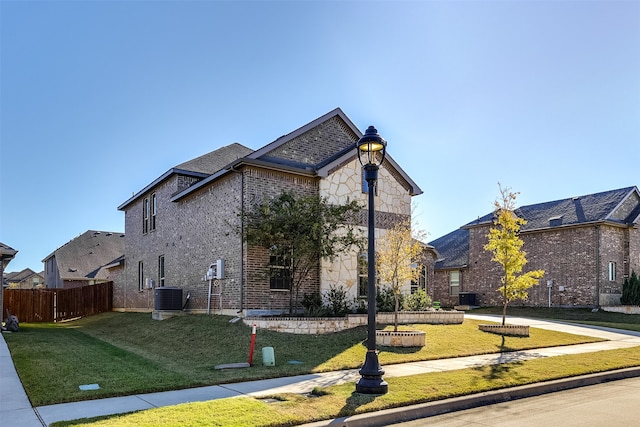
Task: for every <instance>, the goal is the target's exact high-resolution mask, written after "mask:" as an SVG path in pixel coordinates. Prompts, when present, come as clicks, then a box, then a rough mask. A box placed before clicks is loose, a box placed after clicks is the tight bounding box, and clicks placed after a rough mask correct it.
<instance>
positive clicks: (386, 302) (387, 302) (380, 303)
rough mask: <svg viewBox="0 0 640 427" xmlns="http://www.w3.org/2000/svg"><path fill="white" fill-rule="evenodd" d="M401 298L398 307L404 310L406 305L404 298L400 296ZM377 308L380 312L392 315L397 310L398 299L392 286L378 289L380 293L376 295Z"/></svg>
mask: <svg viewBox="0 0 640 427" xmlns="http://www.w3.org/2000/svg"><path fill="white" fill-rule="evenodd" d="M399 297H400V298H399V304H398V307H400V308H402V306H403V304H404V296H403V295H402V294H400V295H399ZM376 308H377V309H378V311H379V312H383V313H390V312H391V313H392V312H394V311H395V310H396V298H395V295H394V294H393V288H391V287H390V286H385V287H383V288H380V287H379V288H378V292H377V294H376Z"/></svg>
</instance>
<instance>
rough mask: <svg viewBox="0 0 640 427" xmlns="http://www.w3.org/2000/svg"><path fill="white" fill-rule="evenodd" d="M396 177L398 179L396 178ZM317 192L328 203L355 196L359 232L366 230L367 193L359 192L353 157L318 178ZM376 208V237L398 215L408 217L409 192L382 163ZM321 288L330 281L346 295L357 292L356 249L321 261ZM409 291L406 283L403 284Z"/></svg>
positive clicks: (358, 173) (358, 167)
mask: <svg viewBox="0 0 640 427" xmlns="http://www.w3.org/2000/svg"><path fill="white" fill-rule="evenodd" d="M399 179H400V180H399ZM319 191H320V195H321V196H322V197H326V198H327V199H328V201H329V202H330V203H335V204H344V203H346V202H347V199H348V200H354V199H355V200H357V201H358V202H360V203H361V204H362V206H364V211H363V214H362V216H361V218H360V219H359V220H360V223H361V225H362V228H361V230H362V233H363V236H365V237H366V233H367V225H368V224H367V220H368V213H367V208H368V202H369V199H368V194H367V193H363V192H362V165H361V164H360V162H359V161H358V159H357V158H354V159H352V160H351V161H349V162H347V163H345V164H343V165H341V167H339V168H337V169H335V170H334V171H333V172H332V173H331V174H329V176H327V177H326V178H325V179H323V180H321V181H320V187H319ZM374 204H375V206H374V207H375V210H376V228H375V238H376V241H380V239H383V238H384V235H385V233H386V230H387V229H389V228H391V227H393V225H394V224H395V223H396V222H397V221H399V220H402V219H407V218H410V217H411V195H410V194H409V189H408V187H406V183H405V182H404V181H402V180H401V178H400V177H399V176H398V174H397V173H395V172H393V171H392V170H391V169H389V168H388V167H387V166H385V165H384V164H383V165H382V167H381V168H380V171H379V176H378V191H377V196H376V197H375V200H374ZM320 277H321V279H320V280H321V284H320V289H321V291H327V290H329V288H330V287H331V286H332V285H334V286H335V285H338V286H340V285H341V286H343V287H344V288H345V289H346V290H347V292H348V295H349V298H356V297H357V292H358V251H357V249H354V250H353V251H352V252H351V253H348V254H343V255H342V256H339V257H337V258H336V259H335V260H334V262H329V261H328V260H322V262H321V275H320ZM403 290H404V292H405V293H409V291H410V283H406V284H405V286H404V287H403Z"/></svg>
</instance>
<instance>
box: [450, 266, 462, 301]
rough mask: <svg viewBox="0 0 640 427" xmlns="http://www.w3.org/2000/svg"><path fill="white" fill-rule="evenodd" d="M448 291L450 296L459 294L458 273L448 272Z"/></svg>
mask: <svg viewBox="0 0 640 427" xmlns="http://www.w3.org/2000/svg"><path fill="white" fill-rule="evenodd" d="M449 290H450V291H449V294H450V295H451V296H458V294H460V271H458V270H456V271H450V272H449Z"/></svg>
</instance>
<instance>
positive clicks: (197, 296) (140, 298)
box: [114, 173, 242, 310]
mask: <svg viewBox="0 0 640 427" xmlns="http://www.w3.org/2000/svg"><path fill="white" fill-rule="evenodd" d="M182 182H183V180H182V179H181V178H180V177H178V176H173V177H171V178H170V179H168V180H166V181H164V182H163V183H161V184H160V185H159V186H157V187H156V188H154V191H153V192H155V194H156V198H157V203H158V209H157V212H158V213H157V219H156V230H155V231H149V232H148V233H146V234H143V233H142V203H143V202H142V201H143V199H144V197H147V196H148V195H150V194H152V192H149V194H145V195H144V196H143V197H141V198H140V199H139V200H137V201H136V202H134V203H132V204H131V205H130V206H129V207H128V208H127V210H126V212H125V230H126V234H125V248H126V249H125V250H126V254H125V255H126V265H125V272H124V275H123V277H124V283H125V285H124V286H123V287H122V290H121V291H120V290H119V289H120V288H119V287H117V289H118V291H117V292H122V295H120V294H117V293H116V294H117V297H114V300H115V301H118V302H119V301H123V303H124V307H126V308H127V309H139V310H148V309H153V307H154V295H153V293H154V290H153V289H144V290H143V291H139V290H138V263H139V262H140V261H142V262H143V263H144V273H145V274H144V276H145V278H150V279H153V280H154V282H155V284H156V286H157V285H159V277H158V274H159V271H158V260H159V257H160V256H161V255H163V256H164V260H165V286H175V287H180V288H182V289H183V297H184V298H186V296H187V293H190V295H191V301H190V308H193V309H206V307H207V295H208V288H209V283H208V282H207V281H204V280H203V277H204V275H205V273H206V270H207V269H208V267H209V265H210V264H211V263H214V262H215V261H216V260H217V259H220V258H222V259H224V260H225V276H226V278H225V279H223V280H222V288H223V298H222V306H223V308H226V309H235V308H239V307H240V293H241V290H240V284H241V271H242V268H241V261H242V256H241V237H240V235H239V233H237V227H239V220H238V216H237V213H238V212H240V201H241V197H240V196H241V193H240V189H241V182H242V178H241V176H240V174H237V173H231V174H228V175H227V176H225V177H223V178H222V179H220V180H218V181H216V182H215V183H213V184H211V185H209V186H207V187H206V188H203V189H202V190H200V191H198V192H196V193H194V194H192V195H190V196H189V197H186V198H184V199H182V200H181V201H179V202H171V201H170V198H171V195H172V194H174V193H175V192H176V191H177V189H178V185H179V183H182ZM211 305H212V307H218V306H219V301H218V300H217V298H212V301H211Z"/></svg>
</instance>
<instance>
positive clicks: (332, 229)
mask: <svg viewBox="0 0 640 427" xmlns="http://www.w3.org/2000/svg"><path fill="white" fill-rule="evenodd" d="M361 210H362V206H361V205H360V204H359V203H357V202H355V201H347V202H346V203H345V204H343V205H333V204H330V203H329V202H328V201H327V199H325V198H322V197H319V196H298V195H295V194H293V193H289V192H284V193H282V194H280V195H279V196H278V197H274V198H271V199H266V198H265V199H264V200H262V201H261V202H259V203H255V204H254V205H252V206H251V207H250V208H249V209H248V210H246V211H245V212H242V213H241V214H240V215H241V218H242V225H243V227H242V230H243V239H244V240H245V241H246V242H247V243H248V244H249V245H253V246H260V247H263V248H266V249H268V250H269V254H270V256H271V257H272V258H273V257H275V259H280V260H283V261H284V262H285V263H286V267H287V274H288V277H287V280H288V282H289V286H290V288H289V291H290V292H289V313H290V314H291V313H293V312H294V309H295V308H296V307H297V305H298V298H299V291H300V286H301V285H302V284H303V283H304V282H305V281H306V280H308V279H310V278H311V277H312V275H313V274H314V273H315V274H317V272H318V271H319V268H320V260H321V259H326V260H329V261H333V260H334V259H335V258H336V257H337V256H338V255H339V254H342V253H345V252H346V251H349V250H351V248H352V247H353V246H357V247H359V248H360V247H362V245H363V238H362V235H361V230H360V229H359V228H358V227H357V226H356V224H355V218H356V217H357V214H358V213H359V212H360V211H361ZM265 267H266V266H265ZM270 271H271V272H270V273H269V274H274V271H272V270H270Z"/></svg>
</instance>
